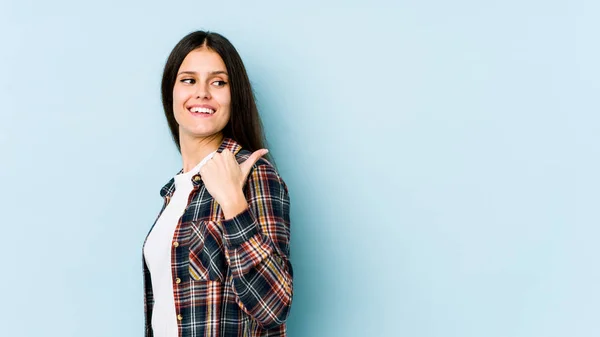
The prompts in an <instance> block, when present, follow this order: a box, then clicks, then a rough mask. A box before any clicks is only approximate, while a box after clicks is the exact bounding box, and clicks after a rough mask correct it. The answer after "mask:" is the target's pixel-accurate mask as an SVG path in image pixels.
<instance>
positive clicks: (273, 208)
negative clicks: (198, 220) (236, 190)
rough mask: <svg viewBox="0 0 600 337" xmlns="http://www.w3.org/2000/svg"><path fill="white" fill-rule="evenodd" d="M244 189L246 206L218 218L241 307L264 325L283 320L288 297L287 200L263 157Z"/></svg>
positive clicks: (270, 325)
mask: <svg viewBox="0 0 600 337" xmlns="http://www.w3.org/2000/svg"><path fill="white" fill-rule="evenodd" d="M244 195H245V197H246V202H247V205H248V206H247V208H246V209H245V210H243V211H241V213H239V214H237V215H235V216H233V217H232V218H230V219H225V220H224V221H223V222H222V225H223V232H224V233H223V242H224V245H225V255H226V257H227V261H228V263H229V265H230V268H231V270H232V274H233V288H234V292H235V294H236V295H237V302H238V304H239V306H240V308H241V309H242V310H244V311H245V312H246V313H247V314H248V315H250V316H251V317H253V318H254V319H255V320H256V321H257V322H258V323H259V324H260V325H261V326H262V327H263V328H265V329H269V328H273V327H276V326H278V325H281V324H282V323H284V322H285V320H286V318H287V316H288V313H289V310H290V305H291V302H292V295H293V287H292V276H293V272H292V266H291V263H290V261H289V243H290V214H289V213H290V200H289V195H288V190H287V186H286V185H285V183H284V181H283V180H282V179H281V177H280V176H279V175H278V174H277V172H276V171H275V169H274V168H273V167H271V166H270V165H268V164H265V162H264V161H262V160H261V161H259V162H258V164H257V165H256V167H255V168H254V169H253V170H252V171H250V174H249V176H248V180H247V183H246V185H245V187H244Z"/></svg>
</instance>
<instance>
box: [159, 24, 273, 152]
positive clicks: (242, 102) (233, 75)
mask: <svg viewBox="0 0 600 337" xmlns="http://www.w3.org/2000/svg"><path fill="white" fill-rule="evenodd" d="M203 46H204V47H206V48H208V49H210V50H213V51H215V52H216V53H217V54H219V56H221V58H222V59H223V62H224V63H225V67H226V68H227V73H228V74H229V88H230V90H231V114H230V117H229V121H228V122H227V125H225V128H224V129H223V136H225V137H229V138H232V139H233V140H235V141H236V142H238V143H239V144H240V145H241V146H242V148H244V149H246V150H249V151H256V150H258V149H261V148H265V143H266V140H265V136H264V133H263V127H262V122H261V120H260V116H259V115H258V108H257V107H256V101H255V98H254V93H253V91H252V86H251V84H250V79H249V78H248V74H247V73H246V68H245V67H244V63H243V62H242V58H241V57H240V55H239V54H238V52H237V50H236V49H235V47H233V45H232V44H231V42H229V40H227V38H225V37H224V36H222V35H220V34H218V33H214V32H208V31H195V32H192V33H190V34H188V35H186V36H185V37H183V39H181V40H180V41H179V42H178V43H177V45H175V47H174V48H173V50H172V51H171V54H170V55H169V58H168V59H167V62H166V64H165V69H164V71H163V77H162V84H161V93H162V104H163V109H164V111H165V117H166V118H167V122H168V124H169V128H170V129H171V135H172V136H173V141H175V145H176V146H177V149H178V150H179V152H180V153H181V145H180V144H179V124H177V121H176V120H175V116H174V113H173V87H174V86H175V80H176V78H177V72H178V71H179V67H180V66H181V64H182V63H183V60H184V59H185V57H186V56H187V55H188V54H189V53H190V52H191V51H193V50H195V49H198V48H200V47H203ZM263 157H266V158H267V159H268V160H272V159H271V158H270V156H268V155H267V156H263Z"/></svg>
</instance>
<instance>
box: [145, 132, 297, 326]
mask: <svg viewBox="0 0 600 337" xmlns="http://www.w3.org/2000/svg"><path fill="white" fill-rule="evenodd" d="M224 149H229V150H230V151H231V152H232V153H233V154H234V155H235V156H236V159H237V161H238V162H239V163H241V162H243V161H244V160H246V159H247V158H248V156H249V155H250V154H251V153H250V152H249V151H247V150H244V149H242V148H241V146H240V145H239V144H238V143H237V142H235V141H234V140H232V139H230V138H225V139H224V140H223V142H222V144H221V146H220V147H219V149H218V152H222V151H223V150H224ZM192 182H193V184H194V189H193V190H192V192H191V193H190V196H189V199H188V206H187V208H186V210H185V211H184V214H183V216H182V217H181V218H180V219H179V223H178V224H177V227H176V229H175V234H174V236H173V244H172V246H171V273H172V276H173V291H174V297H175V311H176V313H177V317H176V318H175V317H174V318H173V319H177V322H178V330H179V337H226V336H227V337H229V336H235V337H258V336H269V337H276V336H286V325H285V320H286V318H287V316H288V313H289V310H290V305H291V302H292V294H293V290H292V289H293V288H292V266H291V264H290V261H289V241H290V220H289V210H290V202H289V196H288V190H287V187H286V185H285V183H284V182H283V180H282V179H281V177H280V176H279V175H278V174H277V172H276V171H275V169H274V168H273V166H271V164H270V163H269V162H268V161H266V160H265V159H262V158H261V159H259V160H258V162H257V163H256V164H255V165H254V166H253V168H252V171H251V172H250V175H249V176H248V180H247V183H246V185H245V186H244V194H245V196H246V200H247V201H248V205H249V207H248V209H246V210H245V211H244V212H242V213H241V214H238V215H237V216H235V217H234V218H233V219H229V220H225V219H224V216H223V212H222V211H221V209H220V206H219V204H218V203H217V202H216V201H215V200H214V199H213V198H212V197H211V195H210V194H209V193H208V191H207V190H206V187H205V186H204V184H203V183H202V179H201V178H200V175H199V174H196V175H195V176H193V177H192ZM174 191H175V184H174V179H171V180H170V181H169V182H168V183H167V184H166V185H165V186H164V187H163V188H162V189H161V192H160V195H161V196H162V197H163V198H164V204H163V207H162V209H161V211H160V213H159V215H158V216H159V217H160V214H162V212H163V211H164V209H165V207H166V206H167V204H168V203H169V200H170V198H171V196H172V195H173V193H174ZM156 219H158V217H157V218H156ZM154 224H156V220H155V222H154ZM152 227H154V225H152ZM151 230H152V228H151V229H150V231H151ZM148 233H150V232H148ZM146 238H147V236H146ZM145 244H146V241H145V240H144V245H145ZM142 260H143V271H144V312H145V315H144V316H145V317H144V318H145V336H146V337H152V336H153V331H152V325H151V322H152V319H151V318H152V308H153V305H154V298H153V294H152V282H151V278H150V277H151V275H150V272H149V270H148V266H147V265H146V261H145V259H144V258H143V254H142Z"/></svg>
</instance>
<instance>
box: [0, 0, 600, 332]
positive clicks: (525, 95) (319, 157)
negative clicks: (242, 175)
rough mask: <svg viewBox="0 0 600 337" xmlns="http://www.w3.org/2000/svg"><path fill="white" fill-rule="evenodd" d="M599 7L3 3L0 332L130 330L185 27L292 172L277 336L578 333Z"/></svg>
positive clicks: (592, 262) (598, 71) (584, 291)
mask: <svg viewBox="0 0 600 337" xmlns="http://www.w3.org/2000/svg"><path fill="white" fill-rule="evenodd" d="M599 9H600V6H599V5H598V2H597V1H591V0H589V1H567V0H563V1H535V0H527V1H516V0H508V1H506V0H505V1H469V0H457V1H452V2H447V1H441V0H429V1H404V2H396V3H391V2H389V3H384V2H370V4H367V1H362V2H358V1H355V2H341V1H340V2H337V3H334V2H330V3H329V4H324V3H321V2H318V1H308V2H307V1H302V2H296V3H294V4H285V3H281V2H276V1H264V2H261V3H259V2H241V1H240V2H238V3H233V2H219V1H211V2H200V1H174V2H167V1H163V2H159V1H139V0H134V1H108V2H107V1H102V2H100V1H98V2H81V1H72V2H68V1H64V0H57V1H49V2H46V1H37V2H31V1H13V2H6V1H3V2H2V3H1V4H0V41H2V47H1V49H0V50H1V52H0V57H1V59H0V60H1V62H0V114H1V115H0V116H1V121H0V160H1V163H2V164H1V165H0V178H1V184H2V193H0V205H2V209H1V210H2V216H3V221H2V224H3V225H2V234H1V235H0V259H1V260H0V262H1V266H2V273H1V276H0V336H19V337H30V336H40V335H43V336H49V337H58V336H60V337H65V336H73V337H79V336H89V337H96V336H97V337H100V336H102V337H105V336H111V337H112V336H117V337H118V336H142V332H143V329H142V324H143V315H142V311H143V306H142V305H143V304H142V284H141V280H142V279H141V277H142V275H141V244H142V241H143V238H144V236H145V235H146V233H147V231H148V229H149V227H150V225H151V224H152V221H153V220H154V218H155V216H156V214H157V212H158V210H159V208H160V205H161V202H162V201H161V199H160V197H159V194H158V190H159V188H160V187H161V186H162V185H163V184H164V183H165V182H166V180H167V179H168V178H169V177H170V175H172V174H173V173H175V172H176V171H177V170H178V169H179V167H180V159H179V157H178V154H177V152H176V150H175V148H174V146H173V145H172V143H171V140H170V138H169V134H168V130H167V127H166V124H165V121H164V117H163V114H162V111H161V105H160V97H159V82H160V76H161V70H162V66H163V65H164V61H165V58H166V57H167V55H168V53H169V51H170V50H171V48H172V47H173V46H174V44H175V43H176V42H177V41H178V40H179V39H180V38H181V37H183V36H184V35H185V34H187V33H188V32H190V31H192V30H195V29H210V30H214V31H217V32H221V33H223V34H224V35H225V36H227V37H229V38H230V40H231V41H232V42H233V43H234V45H235V46H236V47H237V48H238V50H239V51H240V53H241V55H242V57H243V58H244V61H245V62H246V65H247V68H248V71H249V73H250V76H251V79H252V81H253V83H254V86H255V90H256V94H257V98H258V101H259V104H260V109H261V113H262V116H263V118H264V124H265V127H266V130H267V135H268V139H269V141H270V147H269V148H270V150H271V153H272V154H273V155H274V157H275V158H276V161H277V164H278V166H279V169H280V171H281V174H282V176H283V177H284V179H285V180H286V182H287V183H288V185H289V187H290V190H291V197H292V212H293V213H292V221H293V222H292V226H293V231H292V235H293V237H292V245H293V248H292V254H293V255H292V261H293V264H294V267H295V276H296V277H295V298H294V305H293V308H292V314H291V317H290V321H289V332H290V333H289V335H290V336H291V337H305V336H306V337H309V336H310V337H330V336H344V337H346V336H411V337H417V336H418V337H430V336H431V337H433V336H435V337H438V336H439V337H450V336H456V337H471V336H472V337H482V336H485V337H496V336H497V337H506V336H511V337H521V336H523V337H532V336H539V337H552V336H586V337H587V336H598V335H600V328H599V325H598V321H597V319H598V314H599V310H600V291H599V288H598V284H600V270H599V267H598V256H599V254H600V248H599V246H598V244H597V241H598V236H599V235H600V230H599V227H598V225H599V224H600V221H599V220H600V217H599V213H598V209H599V207H598V205H599V202H600V197H599V190H600V179H599V175H598V172H599V171H600V159H599V158H600V156H599V155H600V153H599V152H600V151H599V144H600V127H599V125H600V117H599V115H598V113H599V112H600V109H599V107H600V104H599V101H598V92H599V90H600V81H599V80H598V78H599V77H600V66H599V63H598V60H599V59H600V47H599V45H598V35H599V33H600V24H599V22H600V21H598V20H597V18H598V14H599Z"/></svg>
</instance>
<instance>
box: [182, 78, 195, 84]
mask: <svg viewBox="0 0 600 337" xmlns="http://www.w3.org/2000/svg"><path fill="white" fill-rule="evenodd" d="M181 82H182V83H187V84H194V83H195V82H196V81H194V79H193V78H184V79H182V80H181Z"/></svg>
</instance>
